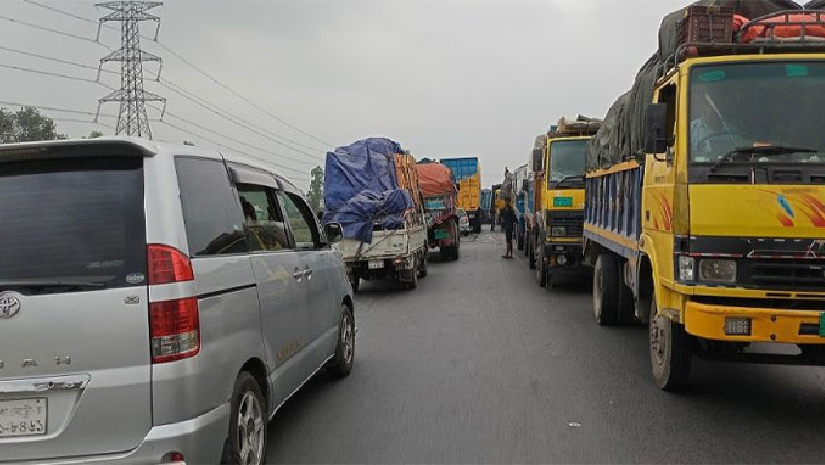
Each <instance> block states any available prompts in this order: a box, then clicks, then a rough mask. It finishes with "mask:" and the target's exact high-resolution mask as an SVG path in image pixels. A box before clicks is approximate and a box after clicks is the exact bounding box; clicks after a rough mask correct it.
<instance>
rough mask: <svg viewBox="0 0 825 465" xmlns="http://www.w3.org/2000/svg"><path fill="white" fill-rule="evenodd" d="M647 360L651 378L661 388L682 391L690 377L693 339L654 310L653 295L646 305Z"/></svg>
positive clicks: (655, 304)
mask: <svg viewBox="0 0 825 465" xmlns="http://www.w3.org/2000/svg"><path fill="white" fill-rule="evenodd" d="M648 334H649V335H650V363H651V365H652V366H653V379H654V380H655V381H656V384H657V385H658V386H659V388H661V389H662V390H664V391H671V392H677V391H683V390H684V389H685V388H687V383H688V378H689V377H690V365H691V362H692V361H693V338H692V337H691V336H690V335H689V334H688V333H687V332H685V327H684V326H682V325H680V324H678V323H674V322H672V321H671V320H670V319H668V318H665V317H664V316H663V315H661V314H659V313H658V305H657V303H656V296H655V295H654V296H653V299H652V304H651V307H650V323H649V331H648Z"/></svg>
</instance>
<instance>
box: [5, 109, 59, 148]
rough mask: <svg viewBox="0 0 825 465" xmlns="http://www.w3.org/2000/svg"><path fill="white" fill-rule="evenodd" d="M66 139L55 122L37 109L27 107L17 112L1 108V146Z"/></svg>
mask: <svg viewBox="0 0 825 465" xmlns="http://www.w3.org/2000/svg"><path fill="white" fill-rule="evenodd" d="M65 138H66V136H65V135H64V134H58V133H57V127H56V126H55V124H54V120H52V119H51V118H49V117H47V116H43V115H42V114H40V112H39V111H37V109H36V108H31V107H25V108H21V109H20V110H18V111H16V112H15V111H10V110H6V109H3V108H0V144H10V143H14V142H28V141H37V140H55V139H65Z"/></svg>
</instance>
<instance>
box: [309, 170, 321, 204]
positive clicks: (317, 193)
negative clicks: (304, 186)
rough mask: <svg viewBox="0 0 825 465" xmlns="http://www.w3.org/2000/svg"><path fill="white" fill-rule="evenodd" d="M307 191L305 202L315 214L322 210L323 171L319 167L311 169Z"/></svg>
mask: <svg viewBox="0 0 825 465" xmlns="http://www.w3.org/2000/svg"><path fill="white" fill-rule="evenodd" d="M309 177H310V182H309V191H307V201H309V206H310V207H312V210H313V211H315V212H319V211H322V210H323V208H324V170H323V168H321V167H320V166H316V167H315V168H312V171H311V172H310V173H309Z"/></svg>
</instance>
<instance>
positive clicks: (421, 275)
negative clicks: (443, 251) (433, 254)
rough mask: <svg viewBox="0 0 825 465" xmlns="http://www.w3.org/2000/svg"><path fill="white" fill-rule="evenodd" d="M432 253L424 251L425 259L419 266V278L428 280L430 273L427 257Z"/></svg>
mask: <svg viewBox="0 0 825 465" xmlns="http://www.w3.org/2000/svg"><path fill="white" fill-rule="evenodd" d="M429 254H430V253H429V252H428V251H427V250H426V249H424V258H422V259H421V262H420V263H419V264H418V277H419V278H426V277H427V274H428V273H429V271H428V270H427V256H428V255H429Z"/></svg>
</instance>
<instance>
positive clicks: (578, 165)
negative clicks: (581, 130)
mask: <svg viewBox="0 0 825 465" xmlns="http://www.w3.org/2000/svg"><path fill="white" fill-rule="evenodd" d="M588 142H589V140H588V139H579V140H560V141H556V142H552V143H551V144H550V176H549V177H548V179H547V186H548V187H549V188H553V187H560V185H562V184H571V185H576V184H579V185H581V184H583V183H584V165H585V154H586V152H587V143H588Z"/></svg>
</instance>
